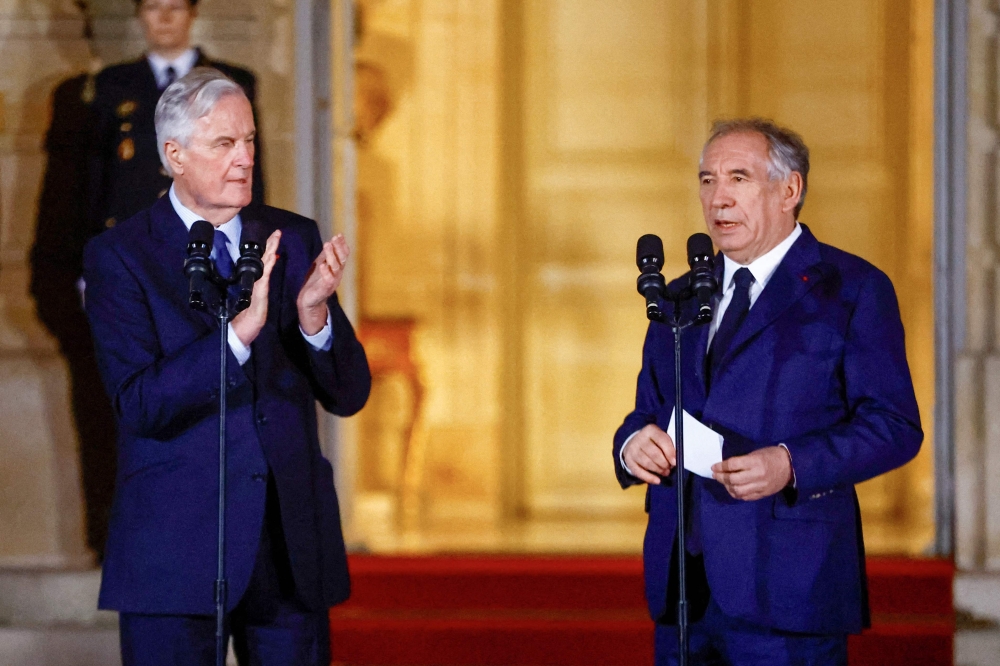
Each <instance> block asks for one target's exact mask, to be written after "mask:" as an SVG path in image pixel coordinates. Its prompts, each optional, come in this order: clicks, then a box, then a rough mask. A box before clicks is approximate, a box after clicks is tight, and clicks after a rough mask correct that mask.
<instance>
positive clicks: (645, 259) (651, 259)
mask: <svg viewBox="0 0 1000 666" xmlns="http://www.w3.org/2000/svg"><path fill="white" fill-rule="evenodd" d="M635 263H636V265H637V266H638V267H639V278H638V279H637V280H636V288H637V289H638V290H639V293H640V294H642V295H643V296H645V298H646V316H647V317H648V318H649V319H652V320H654V321H660V320H661V319H662V317H663V315H662V313H661V312H660V306H659V305H658V303H657V301H658V299H660V298H662V297H663V295H664V293H665V292H666V290H667V285H666V282H665V281H664V280H663V274H662V273H660V270H661V269H662V268H663V241H661V240H660V237H659V236H656V235H655V234H646V235H645V236H642V237H640V238H639V242H638V243H637V244H636V246H635Z"/></svg>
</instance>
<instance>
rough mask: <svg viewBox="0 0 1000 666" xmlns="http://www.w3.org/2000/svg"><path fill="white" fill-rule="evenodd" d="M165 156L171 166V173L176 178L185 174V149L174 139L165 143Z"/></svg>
mask: <svg viewBox="0 0 1000 666" xmlns="http://www.w3.org/2000/svg"><path fill="white" fill-rule="evenodd" d="M163 156H164V157H165V158H166V159H167V164H169V165H170V171H171V172H172V173H173V174H174V175H175V176H176V175H178V174H182V173H184V147H183V146H181V144H180V143H178V142H177V141H175V140H174V139H168V140H167V141H164V142H163Z"/></svg>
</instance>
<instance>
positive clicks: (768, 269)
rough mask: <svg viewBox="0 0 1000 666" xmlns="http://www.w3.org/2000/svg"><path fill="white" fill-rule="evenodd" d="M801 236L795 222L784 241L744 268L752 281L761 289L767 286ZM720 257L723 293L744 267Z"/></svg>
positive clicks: (724, 256)
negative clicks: (721, 261) (723, 268)
mask: <svg viewBox="0 0 1000 666" xmlns="http://www.w3.org/2000/svg"><path fill="white" fill-rule="evenodd" d="M801 235H802V226H801V225H800V224H799V223H798V221H796V222H795V228H794V229H792V233H790V234H788V237H787V238H785V240H783V241H781V242H780V243H778V244H777V245H775V246H774V247H773V248H771V249H770V250H769V251H768V252H767V253H765V254H763V255H761V256H759V257H757V258H756V259H754V260H753V261H751V262H750V263H749V264H748V265H746V268H749V269H750V273H751V275H753V279H754V281H755V282H756V283H757V284H759V285H760V288H761V289H763V288H764V287H766V286H767V282H768V280H770V279H771V276H772V275H774V271H776V270H777V269H778V265H779V264H780V263H781V260H782V259H784V258H785V255H786V254H788V251H789V250H790V249H791V248H792V245H793V244H794V243H795V241H796V239H798V237H799V236H801ZM722 256H723V261H724V264H725V274H724V276H723V278H722V285H723V288H722V291H723V293H725V292H726V291H727V290H728V289H729V287H731V286H732V282H733V276H734V275H736V271H738V270H739V269H740V268H743V267H744V265H743V264H738V263H736V262H735V261H733V260H732V259H730V258H729V257H727V256H726V255H722Z"/></svg>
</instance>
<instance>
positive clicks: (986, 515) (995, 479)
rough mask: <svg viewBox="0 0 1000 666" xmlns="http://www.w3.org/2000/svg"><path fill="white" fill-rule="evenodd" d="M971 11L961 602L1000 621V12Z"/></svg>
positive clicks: (958, 358) (983, 4)
mask: <svg viewBox="0 0 1000 666" xmlns="http://www.w3.org/2000/svg"><path fill="white" fill-rule="evenodd" d="M967 9H968V30H967V39H968V45H967V51H966V53H967V94H968V104H967V109H968V118H967V119H968V125H967V127H968V131H967V137H966V142H967V144H966V150H967V158H966V171H967V186H966V191H965V195H966V215H965V219H964V224H965V227H964V228H965V243H964V250H965V283H964V294H965V295H964V305H965V308H964V310H965V321H964V328H965V330H964V336H961V337H960V339H959V340H958V341H957V349H956V354H955V362H954V365H953V372H954V386H955V394H954V405H955V408H954V453H955V478H954V487H955V563H956V565H957V567H958V570H959V574H958V577H957V580H956V585H955V604H956V606H957V607H958V608H960V609H964V610H967V611H970V612H972V613H974V614H976V615H979V616H983V617H990V618H993V619H1000V344H998V343H1000V337H998V336H1000V330H998V326H1000V318H998V310H997V308H998V306H1000V301H998V298H997V293H998V292H997V289H998V286H1000V284H998V282H997V281H998V279H1000V273H998V270H997V268H998V249H1000V244H998V243H1000V209H998V205H1000V201H998V193H1000V160H998V156H1000V109H998V106H997V97H998V93H1000V89H998V83H1000V82H998V79H997V68H998V67H1000V10H998V8H997V6H996V4H995V3H993V2H989V1H988V0H969V2H968V5H967ZM958 223H959V224H961V221H959V222H958Z"/></svg>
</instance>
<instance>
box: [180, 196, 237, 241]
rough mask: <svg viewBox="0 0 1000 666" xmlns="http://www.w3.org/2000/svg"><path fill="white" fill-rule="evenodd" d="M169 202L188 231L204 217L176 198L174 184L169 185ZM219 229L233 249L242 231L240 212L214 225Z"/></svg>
mask: <svg viewBox="0 0 1000 666" xmlns="http://www.w3.org/2000/svg"><path fill="white" fill-rule="evenodd" d="M168 196H169V197H170V204H171V205H172V206H173V207H174V211H175V212H176V213H177V217H179V218H181V222H183V223H184V226H185V227H187V230H188V231H191V225H192V224H194V223H195V222H197V221H198V220H202V219H204V218H203V217H201V216H200V215H198V214H197V213H195V212H194V211H193V210H191V209H190V208H188V207H187V206H185V205H184V204H182V203H181V200H180V199H178V198H177V193H176V192H174V186H173V185H171V186H170V192H169V195H168ZM216 229H218V230H219V231H221V232H222V233H224V234H226V238H228V239H229V247H230V249H231V250H232V249H235V248H238V247H239V246H240V235H241V234H242V233H243V220H241V219H240V214H239V213H237V214H236V216H235V217H234V218H233V219H231V220H229V221H228V222H226V223H225V224H223V225H220V226H218V227H216Z"/></svg>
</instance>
